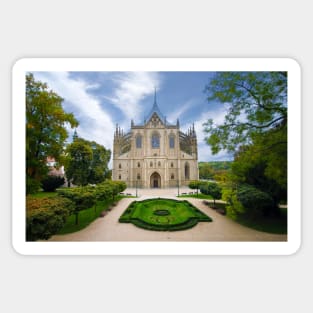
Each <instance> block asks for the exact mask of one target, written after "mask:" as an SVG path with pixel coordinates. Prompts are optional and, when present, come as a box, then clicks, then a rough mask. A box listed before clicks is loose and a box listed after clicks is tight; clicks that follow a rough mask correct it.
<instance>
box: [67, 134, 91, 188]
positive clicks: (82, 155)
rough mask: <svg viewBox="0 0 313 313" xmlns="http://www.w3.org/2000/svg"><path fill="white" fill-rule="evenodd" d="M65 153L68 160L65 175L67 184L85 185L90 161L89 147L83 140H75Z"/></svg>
mask: <svg viewBox="0 0 313 313" xmlns="http://www.w3.org/2000/svg"><path fill="white" fill-rule="evenodd" d="M66 152H67V158H68V160H67V162H66V167H65V173H66V177H67V180H68V182H73V183H74V184H75V185H79V186H85V185H87V184H88V177H89V173H90V163H91V161H92V149H91V147H90V146H89V145H88V144H87V143H86V142H85V141H84V140H80V139H77V140H75V141H73V142H72V143H71V144H69V145H68V146H67V149H66Z"/></svg>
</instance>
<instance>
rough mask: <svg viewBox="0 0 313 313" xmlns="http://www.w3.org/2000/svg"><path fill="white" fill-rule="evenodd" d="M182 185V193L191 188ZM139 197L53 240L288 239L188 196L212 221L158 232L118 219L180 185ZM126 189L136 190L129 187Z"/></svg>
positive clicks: (172, 193) (147, 191) (141, 193)
mask: <svg viewBox="0 0 313 313" xmlns="http://www.w3.org/2000/svg"><path fill="white" fill-rule="evenodd" d="M190 191H191V190H189V189H186V188H185V189H181V190H180V193H183V192H186V193H188V192H190ZM137 192H138V197H139V198H137V199H134V198H124V199H122V200H121V201H119V203H118V204H117V206H116V207H114V209H113V210H112V211H110V212H109V213H108V214H107V215H106V216H105V217H103V218H98V219H96V220H95V221H94V222H93V223H91V224H90V225H89V226H88V227H86V228H85V229H83V230H81V231H78V232H75V233H72V234H68V235H55V236H53V237H51V239H50V241H286V240H287V235H278V234H269V233H263V232H260V231H256V230H253V229H250V228H247V227H245V226H242V225H239V224H237V223H236V222H234V221H232V220H230V219H229V218H227V217H225V216H223V215H220V214H219V213H217V212H216V211H214V210H213V209H211V208H209V207H208V206H206V205H205V204H203V203H202V201H203V200H201V199H195V198H188V199H186V200H188V201H190V202H191V203H192V204H193V205H195V206H196V207H197V208H199V209H200V210H201V211H203V212H204V213H206V214H207V215H208V216H210V217H211V218H212V219H213V222H210V223H207V222H200V223H198V224H197V225H196V226H195V227H193V228H191V229H188V230H182V231H175V232H167V231H166V232H159V231H151V230H145V229H141V228H138V227H136V226H134V225H133V224H124V223H119V222H118V219H119V217H120V216H121V214H122V213H123V212H124V210H125V209H126V208H127V206H128V205H129V204H130V203H131V202H132V201H134V200H137V201H140V200H144V199H147V198H158V197H164V198H169V199H175V198H176V195H177V189H138V191H137ZM125 193H129V194H132V195H135V194H136V190H134V189H127V190H126V191H125Z"/></svg>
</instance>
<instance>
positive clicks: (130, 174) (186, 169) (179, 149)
mask: <svg viewBox="0 0 313 313" xmlns="http://www.w3.org/2000/svg"><path fill="white" fill-rule="evenodd" d="M112 179H113V180H122V181H125V182H126V184H127V186H128V187H139V188H168V187H177V186H178V185H179V186H185V185H188V183H189V182H190V181H191V180H197V179H199V171H198V151H197V136H196V132H195V129H194V125H192V126H191V127H190V128H189V129H188V131H187V133H183V132H181V131H180V129H179V120H178V119H177V123H176V124H175V125H172V124H170V123H168V122H167V120H166V117H164V116H163V114H162V113H161V112H160V109H159V107H158V105H157V102H156V95H155V96H154V103H153V106H152V109H151V111H150V113H149V114H148V116H147V118H146V119H145V120H144V122H143V124H139V125H135V124H134V122H133V120H132V121H131V128H130V131H129V132H127V133H124V131H123V130H122V129H121V128H120V127H119V126H118V125H116V130H115V133H114V143H113V170H112Z"/></svg>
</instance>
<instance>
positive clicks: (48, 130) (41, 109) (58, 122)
mask: <svg viewBox="0 0 313 313" xmlns="http://www.w3.org/2000/svg"><path fill="white" fill-rule="evenodd" d="M62 102H63V99H62V98H61V97H60V96H59V95H58V94H56V93H55V92H54V91H52V90H50V89H49V88H48V86H47V84H45V83H42V82H40V81H36V80H35V79H34V76H33V74H31V73H30V74H27V75H26V177H27V183H28V182H30V181H38V182H39V181H40V179H41V178H42V177H43V176H44V175H45V174H46V172H47V166H46V160H47V157H49V156H50V157H54V158H55V160H56V161H59V159H60V157H61V155H62V153H63V150H64V143H65V140H66V138H67V137H68V132H67V130H66V125H69V126H70V127H76V126H77V125H78V122H77V120H76V119H75V118H74V115H73V114H72V113H66V112H65V111H64V110H63V107H62Z"/></svg>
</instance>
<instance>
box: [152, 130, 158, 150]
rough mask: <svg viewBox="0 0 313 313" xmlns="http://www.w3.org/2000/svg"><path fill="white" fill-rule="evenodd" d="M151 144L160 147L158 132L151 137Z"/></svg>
mask: <svg viewBox="0 0 313 313" xmlns="http://www.w3.org/2000/svg"><path fill="white" fill-rule="evenodd" d="M151 146H152V148H160V136H159V134H157V133H154V134H153V135H152V137H151Z"/></svg>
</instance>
